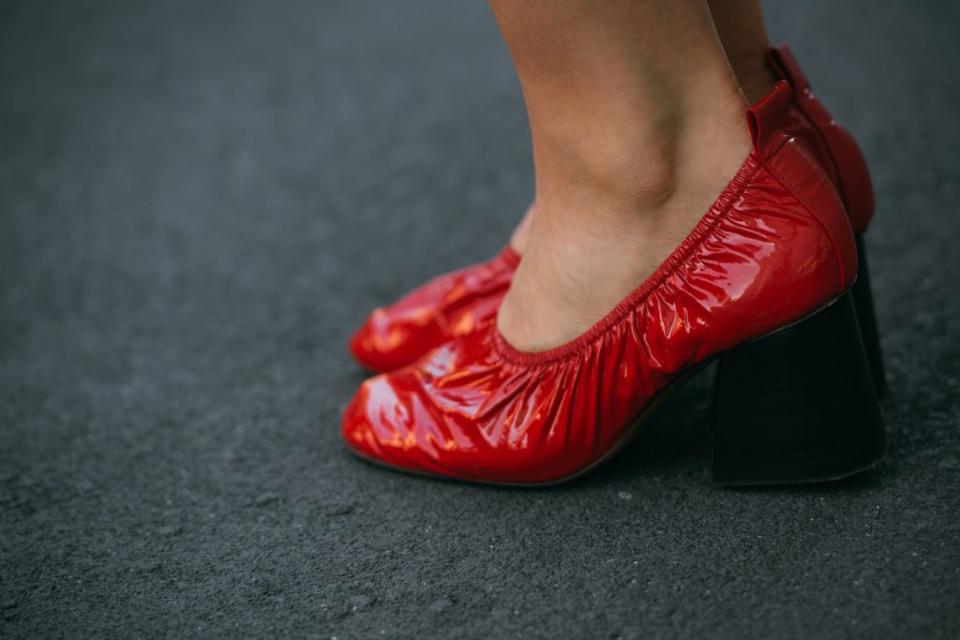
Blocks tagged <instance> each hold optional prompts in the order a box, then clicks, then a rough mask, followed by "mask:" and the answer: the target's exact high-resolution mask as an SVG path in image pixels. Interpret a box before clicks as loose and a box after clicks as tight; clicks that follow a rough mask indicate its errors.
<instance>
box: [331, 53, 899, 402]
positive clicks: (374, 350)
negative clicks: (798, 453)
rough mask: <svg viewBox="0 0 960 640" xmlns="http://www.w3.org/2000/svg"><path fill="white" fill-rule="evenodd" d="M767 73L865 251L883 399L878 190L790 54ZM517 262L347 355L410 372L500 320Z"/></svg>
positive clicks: (395, 311) (424, 299)
mask: <svg viewBox="0 0 960 640" xmlns="http://www.w3.org/2000/svg"><path fill="white" fill-rule="evenodd" d="M767 61H768V63H769V65H770V68H771V69H773V71H774V72H775V73H776V74H777V75H778V77H779V78H781V79H783V80H786V81H787V82H788V83H789V84H790V86H791V88H792V94H791V95H792V100H793V104H792V106H791V109H790V115H789V117H788V119H787V121H786V122H785V123H784V128H785V129H786V130H787V131H788V132H789V133H790V134H791V135H793V136H794V137H796V138H797V141H798V143H800V144H801V145H802V146H804V147H805V148H806V149H807V151H808V152H809V153H810V155H811V156H812V157H813V158H814V160H816V161H817V162H818V163H819V164H820V166H821V167H822V168H823V170H824V172H825V173H826V175H827V177H828V178H829V179H830V181H831V182H832V183H833V185H834V187H835V188H836V189H837V192H838V193H839V195H840V198H841V200H842V201H843V203H844V206H845V208H846V211H847V214H848V215H849V216H850V222H851V225H852V226H853V230H854V232H855V233H856V242H857V247H858V249H859V251H860V263H861V268H860V278H859V279H858V281H857V284H856V285H855V286H854V289H853V296H854V301H855V303H856V307H857V313H858V318H859V321H860V325H861V331H862V333H863V338H864V343H865V345H866V347H867V355H868V358H869V360H870V364H871V370H872V371H873V373H874V378H875V381H876V385H877V390H878V392H881V393H882V392H883V391H884V389H885V383H884V381H885V377H884V373H883V364H882V359H881V355H880V346H879V340H878V336H877V328H876V321H875V319H874V311H873V296H872V295H871V289H870V280H869V272H868V270H867V267H866V253H865V249H864V247H863V243H862V240H861V238H860V234H861V233H862V232H863V231H864V230H865V229H866V228H867V225H868V224H869V223H870V219H871V217H872V216H873V190H872V188H871V185H870V174H869V172H868V170H867V164H866V161H865V160H864V158H863V154H862V153H861V152H860V148H859V147H858V146H857V143H856V141H855V140H854V139H853V137H852V136H851V135H850V133H849V132H847V131H846V130H845V129H843V128H842V127H841V126H840V125H839V124H837V121H836V120H835V119H834V118H833V117H832V116H831V115H830V114H829V113H828V112H827V110H826V109H825V108H824V107H823V105H822V104H821V103H820V101H819V100H817V98H816V97H815V96H814V94H813V92H812V91H811V90H810V84H809V82H808V81H807V78H806V76H805V75H804V73H803V71H801V70H800V67H799V65H797V62H796V60H795V59H794V57H793V54H792V53H791V52H790V50H789V49H788V48H787V47H779V48H776V49H771V50H770V51H769V53H768V55H767ZM519 262H520V256H519V255H518V254H517V253H516V252H515V251H514V250H513V249H510V248H509V247H508V248H506V249H504V250H503V252H502V253H501V254H499V255H497V256H496V257H494V258H493V259H491V260H488V261H486V262H481V263H479V264H475V265H472V266H469V267H466V268H464V269H461V270H459V271H456V272H453V273H449V274H445V275H442V276H439V277H437V278H435V279H433V280H431V281H430V282H429V283H427V284H425V285H423V286H422V287H419V288H417V289H414V290H413V291H411V292H410V293H409V294H407V295H406V296H404V297H403V298H401V299H400V300H398V301H397V302H395V303H394V304H392V305H390V306H388V307H383V308H379V309H377V310H375V311H374V312H373V313H372V314H371V315H370V317H369V318H368V319H367V321H366V322H365V323H364V324H363V326H362V327H361V328H360V329H359V330H357V332H356V333H355V334H354V336H353V338H352V339H351V341H350V351H351V353H352V354H353V356H354V358H355V359H356V360H357V361H358V362H359V363H360V364H362V365H364V366H365V367H367V368H368V369H372V370H373V371H391V370H393V369H398V368H400V367H402V366H406V365H408V364H410V363H412V362H414V361H415V360H417V359H419V358H420V357H421V356H423V355H424V354H425V353H427V352H428V351H430V350H431V349H433V348H434V347H437V346H439V345H441V344H443V343H444V342H447V341H448V340H450V339H452V338H454V337H456V336H459V335H464V334H465V333H466V332H467V331H469V330H472V329H473V328H474V327H476V326H479V325H480V324H482V323H483V322H485V321H487V320H489V319H490V318H492V317H494V316H496V313H497V308H498V307H499V306H500V301H501V300H502V299H503V296H504V295H506V292H507V288H508V287H509V285H510V280H511V279H512V278H513V274H514V271H515V270H516V267H517V265H518V264H519Z"/></svg>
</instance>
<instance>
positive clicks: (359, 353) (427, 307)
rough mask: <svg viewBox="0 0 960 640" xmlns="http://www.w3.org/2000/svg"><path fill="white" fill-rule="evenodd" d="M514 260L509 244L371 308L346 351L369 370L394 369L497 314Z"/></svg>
mask: <svg viewBox="0 0 960 640" xmlns="http://www.w3.org/2000/svg"><path fill="white" fill-rule="evenodd" d="M519 263H520V256H519V255H518V254H517V252H516V251H514V250H513V249H511V248H510V247H506V248H504V249H503V251H501V252H500V253H499V254H497V255H496V256H494V257H493V258H491V259H490V260H487V261H486V262H481V263H479V264H475V265H471V266H469V267H465V268H463V269H460V270H459V271H454V272H452V273H447V274H444V275H441V276H438V277H436V278H434V279H433V280H431V281H430V282H428V283H426V284H425V285H423V286H421V287H419V288H417V289H415V290H413V291H411V292H410V293H409V294H407V295H406V296H404V297H403V298H401V299H400V300H398V301H397V302H395V303H394V304H392V305H390V306H389V307H383V308H380V309H376V310H374V312H373V313H371V314H370V317H369V318H367V321H366V322H365V323H364V324H363V326H362V327H360V329H358V330H357V332H356V333H354V335H353V337H352V338H351V340H350V352H351V353H352V354H353V357H354V358H356V359H357V361H358V362H360V363H361V364H363V365H364V366H366V367H367V368H369V369H372V370H374V371H391V370H393V369H399V368H400V367H402V366H405V365H408V364H410V363H412V362H414V361H415V360H417V359H418V358H419V357H420V356H422V355H423V354H424V353H426V352H427V351H429V350H430V349H433V348H434V347H436V346H437V345H440V344H443V343H444V342H446V341H448V340H450V339H451V338H455V337H457V336H462V335H465V334H467V333H469V332H471V331H473V330H474V329H476V328H477V327H478V326H479V325H480V324H482V323H483V322H485V321H487V320H489V319H490V318H491V317H494V316H496V315H497V308H498V307H499V306H500V301H501V300H502V299H503V296H504V295H506V293H507V289H508V288H509V287H510V281H511V280H512V279H513V274H514V272H515V271H516V269H517V265H518V264H519Z"/></svg>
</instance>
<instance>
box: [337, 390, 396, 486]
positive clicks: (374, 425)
mask: <svg viewBox="0 0 960 640" xmlns="http://www.w3.org/2000/svg"><path fill="white" fill-rule="evenodd" d="M388 378H389V374H380V375H378V376H374V377H373V378H370V379H368V380H366V381H365V382H364V383H363V384H362V385H360V388H359V389H358V390H357V393H356V394H355V395H354V397H353V399H352V400H351V401H350V404H348V405H347V407H346V409H344V411H343V419H342V423H341V430H340V433H341V436H342V437H343V440H344V442H345V443H346V444H347V446H349V447H350V449H351V450H352V451H353V453H355V454H357V455H359V456H360V457H362V458H367V459H369V460H373V461H375V462H380V463H382V464H388V465H391V466H398V467H407V466H410V465H409V464H408V463H407V462H406V457H407V456H406V455H405V450H406V449H407V448H409V447H408V446H404V445H405V444H407V445H409V442H408V441H409V438H408V437H407V438H405V437H404V434H405V433H407V434H410V433H412V432H411V431H410V427H411V425H408V424H407V423H406V421H405V419H404V416H405V415H406V412H405V410H404V407H403V405H402V403H401V401H400V399H399V398H398V397H397V395H396V393H395V392H394V389H393V388H392V387H391V386H390V382H389V379H388Z"/></svg>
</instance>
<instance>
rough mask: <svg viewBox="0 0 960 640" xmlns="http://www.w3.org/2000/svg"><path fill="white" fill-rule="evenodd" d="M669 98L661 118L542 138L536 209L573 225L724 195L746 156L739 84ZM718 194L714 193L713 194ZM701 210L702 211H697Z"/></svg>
mask: <svg viewBox="0 0 960 640" xmlns="http://www.w3.org/2000/svg"><path fill="white" fill-rule="evenodd" d="M726 88H727V92H726V96H724V95H723V93H722V91H707V92H704V93H705V94H706V95H709V99H705V98H703V96H699V97H697V96H694V97H693V98H690V99H687V100H684V101H678V102H674V103H667V102H666V101H664V102H665V104H664V105H663V107H662V109H661V110H660V111H661V112H660V113H659V114H658V115H657V117H656V118H647V119H646V120H638V122H641V123H643V124H642V125H638V124H635V123H631V122H629V121H628V122H623V123H620V125H621V126H618V123H617V122H611V121H608V122H607V123H605V124H606V127H607V130H606V131H599V132H598V131H596V127H594V128H593V130H591V131H589V135H584V134H583V129H580V128H571V129H569V130H568V131H567V132H565V133H564V136H563V140H562V141H561V140H559V139H557V138H553V139H551V138H549V137H546V136H542V135H541V136H537V135H536V134H535V140H534V149H535V155H536V161H537V162H536V164H537V198H536V202H535V204H534V206H533V207H531V210H541V209H542V210H546V211H547V213H546V214H538V216H539V215H546V216H549V217H552V218H553V222H556V221H557V220H559V218H558V216H563V215H564V214H565V213H569V214H570V218H571V220H570V222H571V224H574V225H578V224H579V225H588V226H589V227H592V228H596V227H597V226H598V225H600V226H602V225H603V223H604V222H612V223H613V225H615V226H617V225H622V223H623V222H624V221H630V220H633V221H637V220H642V219H644V218H650V219H652V222H653V223H654V226H659V223H660V221H659V220H657V217H658V216H661V215H664V214H665V213H668V212H671V211H673V210H674V209H676V208H677V206H676V205H678V204H681V205H682V204H683V203H684V202H689V201H690V200H691V199H693V200H696V199H698V198H700V197H701V196H703V194H705V193H706V194H709V193H712V192H714V191H716V192H719V190H720V189H722V188H723V186H724V185H725V184H726V182H727V181H728V180H729V179H730V178H731V177H732V176H733V175H734V174H735V173H736V171H737V169H739V167H740V165H741V164H742V162H743V158H744V157H745V156H746V154H747V153H749V149H750V142H749V134H748V131H747V128H746V124H745V120H744V115H743V114H744V109H745V104H744V102H743V98H742V96H741V95H740V92H739V89H738V87H737V86H736V85H735V84H734V83H732V82H731V83H729V86H728V87H726ZM713 195H715V194H713ZM700 213H702V212H700Z"/></svg>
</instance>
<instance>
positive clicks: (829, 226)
mask: <svg viewBox="0 0 960 640" xmlns="http://www.w3.org/2000/svg"><path fill="white" fill-rule="evenodd" d="M764 164H765V166H766V167H767V169H768V170H769V171H770V173H771V174H772V175H773V176H774V177H775V178H776V179H777V181H778V182H780V184H781V185H783V187H784V188H785V189H787V190H788V191H789V192H790V193H791V194H792V195H793V197H794V198H796V199H797V201H798V202H799V203H800V204H801V205H803V207H804V208H805V209H806V210H807V212H808V213H809V214H810V215H811V216H812V217H813V218H815V219H816V221H817V222H818V223H819V225H820V228H821V229H822V230H823V232H824V233H825V234H826V236H827V238H829V240H830V243H831V245H832V246H833V249H834V252H835V257H836V264H837V273H838V283H837V293H838V294H839V293H842V292H843V291H846V290H847V289H848V288H850V286H851V285H852V284H853V282H854V281H855V280H856V277H857V268H858V264H857V248H856V243H855V240H854V234H853V228H852V227H851V225H850V219H849V217H848V215H847V212H846V210H845V209H844V206H843V203H842V202H841V201H840V197H839V195H838V194H837V191H836V189H834V187H833V184H832V183H831V182H830V180H829V178H827V176H826V175H825V174H824V173H823V170H822V169H821V168H820V167H819V166H818V165H817V163H816V161H814V160H813V158H811V157H810V156H809V154H808V153H807V152H806V151H805V150H804V149H803V147H802V146H801V145H799V144H798V143H797V141H796V140H795V139H793V138H790V139H788V140H786V141H785V142H784V144H782V145H781V146H780V147H778V148H777V150H776V151H775V152H774V153H773V154H770V155H767V156H766V157H765V158H764Z"/></svg>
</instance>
